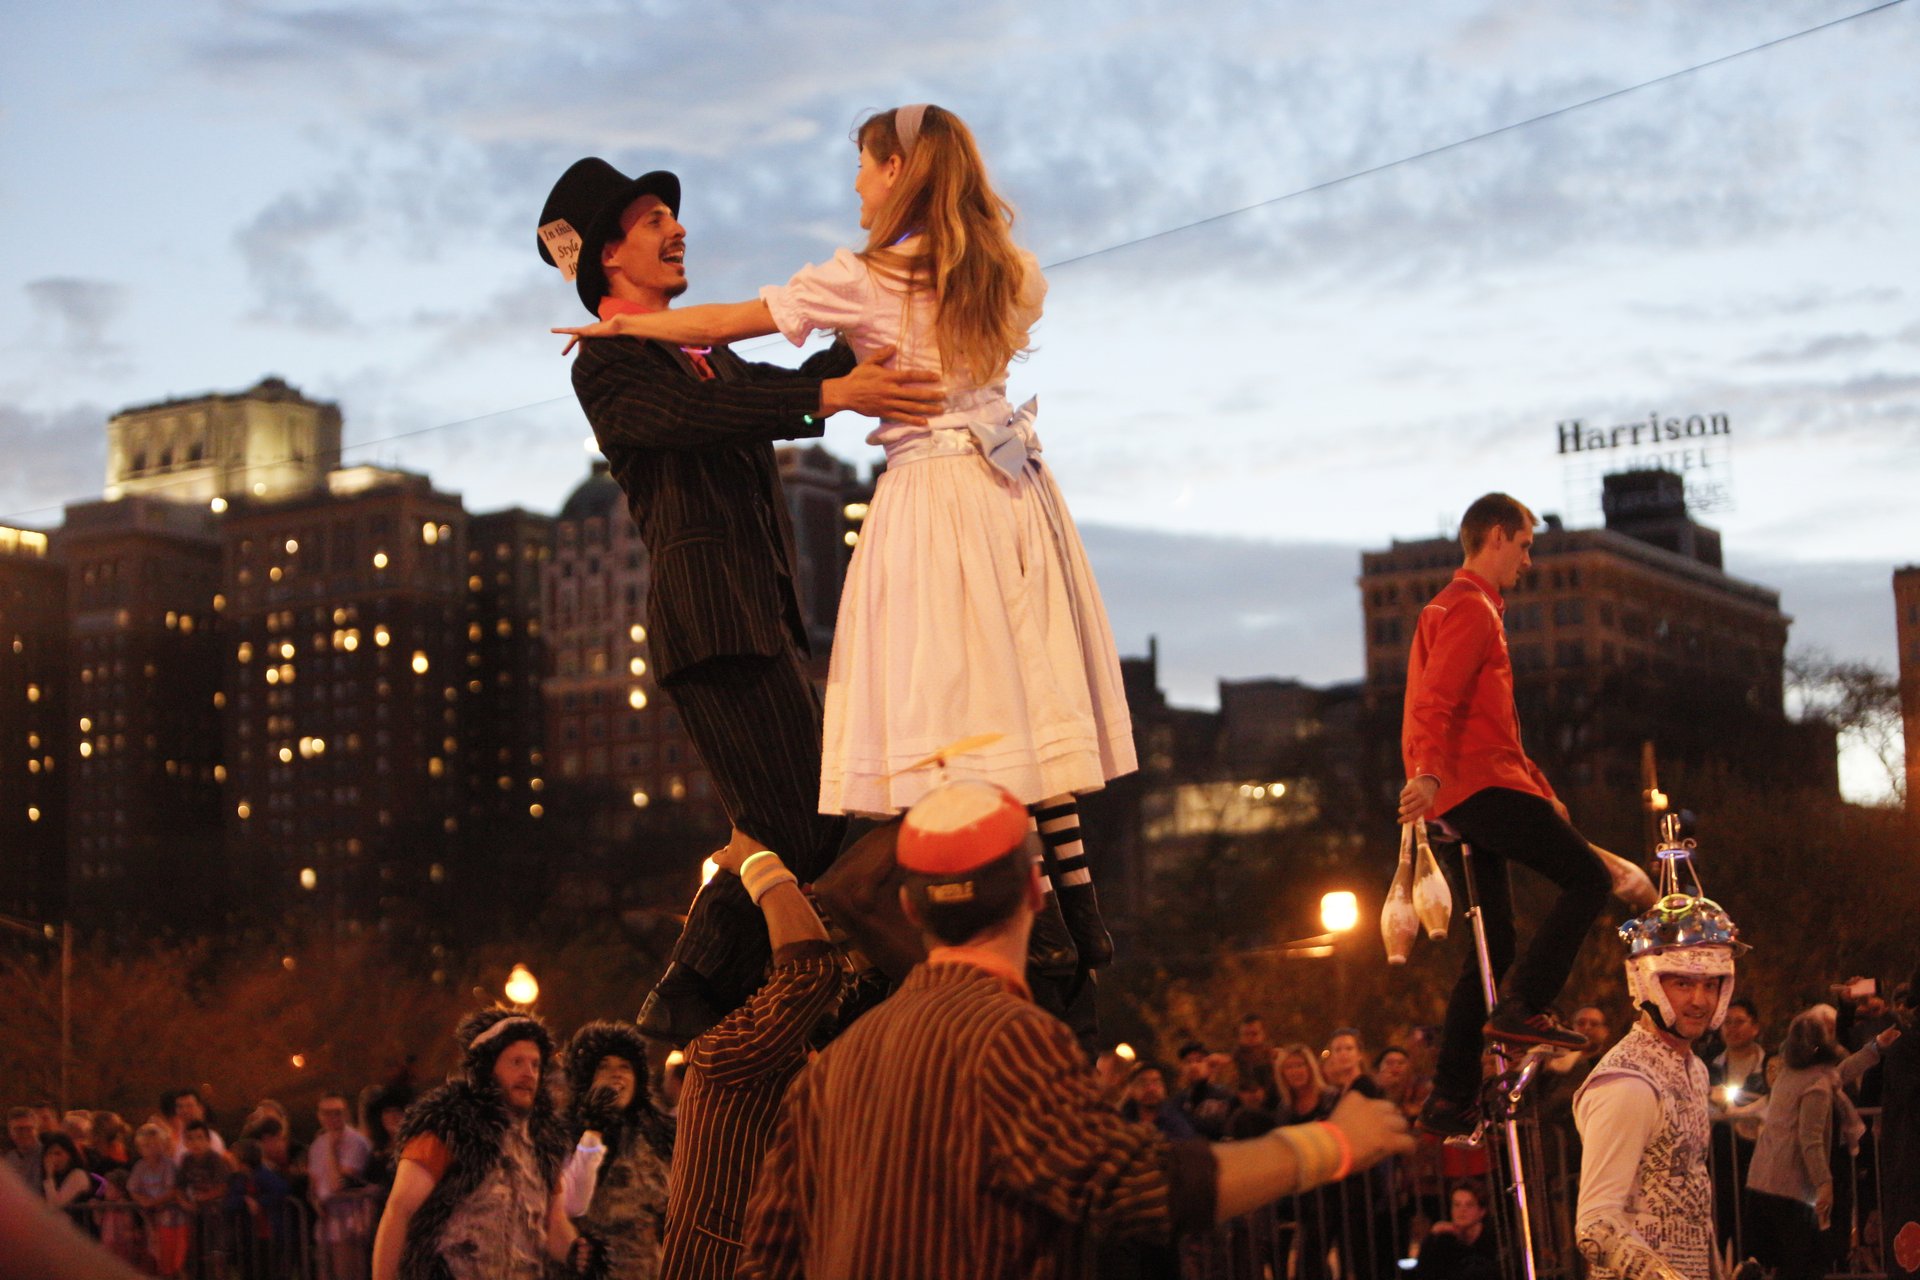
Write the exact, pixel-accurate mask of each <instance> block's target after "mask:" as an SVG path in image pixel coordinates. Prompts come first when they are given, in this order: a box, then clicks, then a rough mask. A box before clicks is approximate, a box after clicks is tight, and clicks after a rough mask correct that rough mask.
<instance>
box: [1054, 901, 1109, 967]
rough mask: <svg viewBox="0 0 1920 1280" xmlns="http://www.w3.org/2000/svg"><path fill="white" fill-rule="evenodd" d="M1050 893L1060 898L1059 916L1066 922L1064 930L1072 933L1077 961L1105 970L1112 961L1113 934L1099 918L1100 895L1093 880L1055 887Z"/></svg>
mask: <svg viewBox="0 0 1920 1280" xmlns="http://www.w3.org/2000/svg"><path fill="white" fill-rule="evenodd" d="M1053 896H1054V897H1056V898H1058V899H1060V916H1061V918H1062V919H1063V920H1065V921H1066V924H1067V932H1068V933H1070V934H1072V935H1073V945H1074V948H1075V949H1076V950H1078V951H1079V953H1080V963H1081V964H1084V965H1086V966H1087V968H1089V969H1104V968H1106V967H1107V966H1108V965H1110V964H1112V963H1113V935H1112V934H1110V933H1108V932H1107V925H1106V921H1104V920H1102V919H1101V918H1100V895H1099V894H1097V893H1095V892H1094V889H1093V881H1091V880H1088V881H1086V882H1085V883H1084V884H1072V885H1067V886H1066V887H1065V888H1055V890H1054V895H1053Z"/></svg>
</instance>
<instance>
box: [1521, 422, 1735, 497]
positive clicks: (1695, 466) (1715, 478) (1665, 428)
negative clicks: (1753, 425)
mask: <svg viewBox="0 0 1920 1280" xmlns="http://www.w3.org/2000/svg"><path fill="white" fill-rule="evenodd" d="M1555 431H1556V433H1557V437H1558V440H1557V442H1558V445H1559V449H1558V452H1559V454H1560V457H1561V460H1562V461H1563V462H1564V463H1566V464H1568V470H1569V472H1575V471H1577V472H1578V473H1579V474H1580V479H1581V480H1583V481H1586V482H1589V483H1594V482H1597V480H1598V478H1599V477H1600V476H1604V475H1610V474H1613V473H1616V472H1621V471H1671V472H1673V473H1675V474H1676V475H1678V476H1680V477H1681V478H1682V479H1683V480H1685V482H1686V486H1687V506H1688V507H1689V508H1690V509H1692V510H1694V511H1712V510H1715V509H1719V508H1725V507H1728V506H1731V505H1732V501H1733V423H1732V421H1731V420H1730V419H1729V418H1728V416H1727V415H1726V414H1724V413H1690V414H1687V415H1686V416H1684V417H1678V416H1676V417H1663V416H1662V415H1660V414H1658V413H1650V414H1648V415H1647V416H1646V417H1644V418H1638V419H1633V420H1630V421H1627V422H1621V423H1616V424H1612V425H1607V426H1601V425H1598V424H1596V423H1592V422H1588V421H1587V420H1586V419H1584V418H1562V419H1561V420H1560V421H1559V422H1558V423H1556V424H1555ZM1572 479H1573V477H1572V476H1571V475H1569V481H1571V480H1572ZM1594 487H1595V489H1597V488H1598V484H1597V483H1594Z"/></svg>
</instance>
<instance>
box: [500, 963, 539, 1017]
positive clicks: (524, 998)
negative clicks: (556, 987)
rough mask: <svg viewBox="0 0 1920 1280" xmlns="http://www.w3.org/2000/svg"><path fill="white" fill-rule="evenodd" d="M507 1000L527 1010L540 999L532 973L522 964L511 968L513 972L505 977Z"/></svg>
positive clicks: (537, 985) (537, 984)
mask: <svg viewBox="0 0 1920 1280" xmlns="http://www.w3.org/2000/svg"><path fill="white" fill-rule="evenodd" d="M506 993H507V999H508V1000H510V1001H512V1002H513V1003H514V1004H515V1005H518V1006H519V1007H520V1008H523V1009H525V1008H528V1007H529V1006H531V1005H532V1004H533V1002H534V1001H535V1000H538V999H539V998H540V984H539V982H537V981H536V980H535V979H534V976H533V971H532V970H530V969H528V968H527V966H525V965H523V964H517V965H515V966H513V972H512V973H510V974H508V975H507V985H506Z"/></svg>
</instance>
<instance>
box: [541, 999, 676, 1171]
mask: <svg viewBox="0 0 1920 1280" xmlns="http://www.w3.org/2000/svg"><path fill="white" fill-rule="evenodd" d="M606 1057H617V1058H625V1059H626V1060H627V1061H628V1062H630V1063H632V1064H633V1076H634V1081H633V1083H634V1088H633V1101H632V1102H631V1103H629V1104H627V1107H626V1109H625V1110H624V1111H622V1112H620V1113H619V1114H618V1115H617V1116H613V1117H610V1120H611V1123H606V1124H599V1125H595V1124H589V1123H587V1119H588V1115H589V1111H590V1108H589V1107H588V1094H590V1093H591V1092H592V1090H593V1073H594V1071H595V1070H597V1069H598V1068H599V1066H600V1060H601V1059H602V1058H606ZM566 1064H567V1092H568V1093H569V1094H570V1095H571V1096H572V1099H573V1113H572V1120H573V1123H572V1125H571V1126H570V1127H571V1129H572V1132H573V1133H574V1135H575V1136H576V1137H577V1136H578V1135H579V1134H580V1132H581V1130H583V1129H591V1128H598V1129H599V1130H600V1133H601V1136H602V1137H604V1138H606V1140H607V1143H608V1147H609V1150H610V1154H613V1155H620V1154H622V1153H623V1152H624V1151H625V1150H627V1148H628V1146H629V1144H630V1143H632V1142H633V1141H635V1140H641V1141H644V1142H646V1144H647V1145H648V1146H650V1147H652V1148H653V1152H654V1154H655V1155H657V1156H659V1157H660V1158H661V1159H662V1160H671V1159H672V1158H673V1121H672V1120H670V1119H668V1118H667V1117H666V1116H663V1115H661V1114H660V1113H659V1112H658V1111H656V1110H655V1109H654V1106H653V1078H652V1074H651V1073H650V1072H649V1071H648V1070H647V1042H646V1039H645V1037H643V1036H642V1035H641V1034H640V1029H639V1028H638V1027H636V1026H635V1025H634V1024H633V1023H631V1022H611V1021H602V1022H589V1023H587V1024H586V1025H585V1026H583V1027H581V1028H580V1029H579V1030H578V1031H576V1032H574V1033H573V1039H572V1040H570V1041H569V1042H568V1043H567V1053H566ZM593 1118H594V1119H596V1120H599V1119H609V1118H607V1117H599V1116H594V1117H593Z"/></svg>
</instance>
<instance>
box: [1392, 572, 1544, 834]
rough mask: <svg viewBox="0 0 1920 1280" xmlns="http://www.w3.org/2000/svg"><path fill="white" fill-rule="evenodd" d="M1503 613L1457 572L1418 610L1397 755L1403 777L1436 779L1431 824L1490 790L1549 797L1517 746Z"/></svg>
mask: <svg viewBox="0 0 1920 1280" xmlns="http://www.w3.org/2000/svg"><path fill="white" fill-rule="evenodd" d="M1506 608H1507V603H1506V601H1504V600H1502V599H1501V598H1500V591H1499V589H1498V588H1497V587H1495V586H1494V585H1493V584H1492V583H1491V582H1488V581H1487V580H1486V579H1485V578H1483V577H1481V576H1480V575H1479V574H1477V573H1471V572H1469V571H1467V570H1465V569H1461V570H1459V571H1458V572H1456V573H1455V574H1454V575H1453V581H1452V582H1449V583H1448V584H1447V585H1446V587H1445V588H1444V589H1442V590H1441V592H1440V594H1439V595H1437V596H1435V597H1434V598H1433V599H1432V600H1431V601H1429V602H1428V604H1427V607H1426V608H1424V609H1422V610H1421V611H1420V623H1419V625H1418V626H1417V627H1415V629H1414V633H1413V653H1412V654H1411V656H1409V658H1408V659H1407V702H1406V711H1405V714H1404V715H1403V716H1402V718H1401V722H1400V754H1401V757H1402V759H1403V760H1404V761H1405V763H1406V766H1407V776H1408V777H1409V778H1417V777H1420V776H1421V775H1422V774H1431V775H1432V776H1433V777H1434V778H1436V779H1438V780H1439V783H1440V790H1439V791H1438V792H1437V793H1436V794H1435V796H1434V801H1433V814H1434V816H1436V817H1438V816H1439V815H1441V814H1444V813H1445V812H1446V811H1447V810H1449V809H1451V808H1453V807H1454V806H1455V805H1457V804H1459V803H1460V802H1461V801H1462V800H1465V799H1466V798H1467V797H1468V796H1471V795H1473V794H1474V793H1475V792H1476V791H1483V790H1485V789H1486V788H1488V787H1507V788H1509V789H1511V790H1514V791H1525V792H1528V793H1530V794H1532V795H1536V796H1540V797H1541V798H1543V799H1546V800H1551V799H1553V798H1554V796H1553V788H1552V787H1551V786H1549V785H1547V779H1546V775H1544V774H1542V773H1541V772H1540V770H1539V769H1538V768H1537V767H1535V765H1534V763H1533V761H1531V760H1529V759H1527V753H1526V749H1525V748H1524V747H1522V746H1521V745H1520V715H1519V712H1517V711H1516V710H1515V709H1514V705H1513V663H1512V662H1511V661H1510V660H1509V659H1508V657H1507V633H1506V628H1505V626H1504V625H1503V624H1502V622H1501V618H1502V617H1503V616H1504V615H1505V613H1506Z"/></svg>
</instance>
